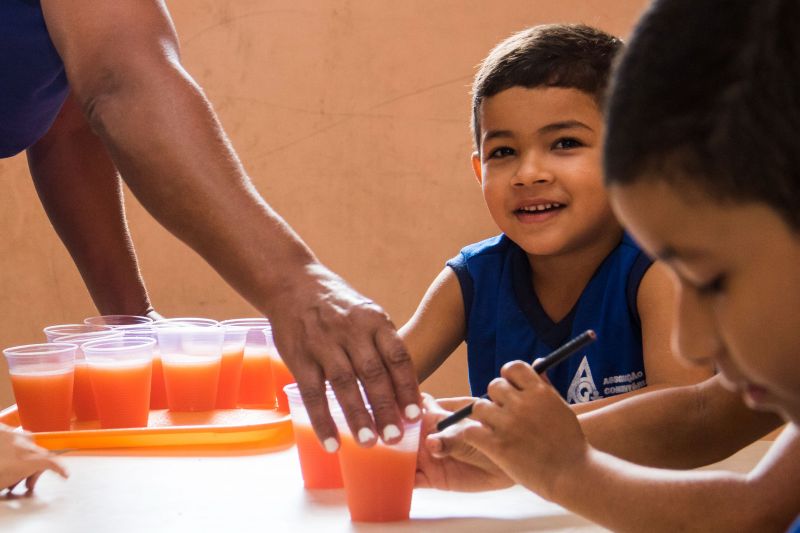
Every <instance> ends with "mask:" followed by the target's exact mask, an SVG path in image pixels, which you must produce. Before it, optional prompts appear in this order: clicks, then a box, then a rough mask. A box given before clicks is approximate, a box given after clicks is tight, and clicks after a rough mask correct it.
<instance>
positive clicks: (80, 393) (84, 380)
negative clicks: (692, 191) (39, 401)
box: [59, 329, 122, 422]
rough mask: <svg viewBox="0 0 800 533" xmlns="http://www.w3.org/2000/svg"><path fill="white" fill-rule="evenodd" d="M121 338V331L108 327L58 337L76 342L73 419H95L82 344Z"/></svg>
mask: <svg viewBox="0 0 800 533" xmlns="http://www.w3.org/2000/svg"><path fill="white" fill-rule="evenodd" d="M114 338H122V332H120V331H115V330H113V329H109V330H108V331H90V332H89V333H79V334H78V335H66V336H64V337H61V338H60V339H59V342H67V343H70V344H76V345H77V346H78V349H77V350H75V382H74V385H73V387H72V411H73V413H74V414H75V420H78V421H79V422H85V421H88V420H97V418H98V416H97V406H96V405H95V402H94V391H93V390H92V381H91V379H90V378H89V363H88V362H87V361H86V356H85V355H84V354H83V345H84V344H86V343H87V342H90V341H95V340H98V339H114Z"/></svg>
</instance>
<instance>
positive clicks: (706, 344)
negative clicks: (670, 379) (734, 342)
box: [672, 287, 725, 365]
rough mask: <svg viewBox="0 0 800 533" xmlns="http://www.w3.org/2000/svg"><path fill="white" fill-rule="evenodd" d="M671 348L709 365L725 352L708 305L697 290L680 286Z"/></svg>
mask: <svg viewBox="0 0 800 533" xmlns="http://www.w3.org/2000/svg"><path fill="white" fill-rule="evenodd" d="M676 299H677V302H676V303H677V305H676V311H675V312H676V317H675V325H674V327H673V330H672V351H673V353H676V354H679V355H680V356H681V357H683V358H684V359H686V360H687V361H689V362H691V363H693V364H696V365H703V364H707V363H708V362H709V361H711V360H715V361H716V360H719V359H720V358H721V357H722V355H723V354H724V350H725V348H724V346H723V343H722V341H721V339H720V337H719V335H718V334H717V325H716V322H715V320H714V317H713V315H712V313H711V309H710V307H709V304H708V303H706V302H703V301H701V299H700V298H698V296H697V294H696V291H695V290H694V289H688V288H685V287H681V288H679V289H678V292H677V295H676Z"/></svg>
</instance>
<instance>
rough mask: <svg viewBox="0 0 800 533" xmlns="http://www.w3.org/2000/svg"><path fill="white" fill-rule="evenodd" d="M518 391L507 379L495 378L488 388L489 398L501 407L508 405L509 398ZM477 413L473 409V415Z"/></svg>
mask: <svg viewBox="0 0 800 533" xmlns="http://www.w3.org/2000/svg"><path fill="white" fill-rule="evenodd" d="M516 391H517V389H516V388H514V386H513V385H511V383H509V382H508V380H507V379H505V378H494V379H493V380H492V381H491V382H489V386H488V387H487V388H486V392H487V393H488V394H489V398H491V399H492V401H493V402H494V403H496V404H497V405H499V406H501V407H502V406H503V405H505V404H506V403H508V400H509V398H510V397H511V396H512V395H513V394H514V393H515V392H516ZM474 412H475V410H474V408H473V413H474Z"/></svg>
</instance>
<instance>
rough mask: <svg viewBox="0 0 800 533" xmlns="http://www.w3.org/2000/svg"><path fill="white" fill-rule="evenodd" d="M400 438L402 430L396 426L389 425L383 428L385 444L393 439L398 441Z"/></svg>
mask: <svg viewBox="0 0 800 533" xmlns="http://www.w3.org/2000/svg"><path fill="white" fill-rule="evenodd" d="M399 436H400V429H399V428H398V427H397V426H395V425H394V424H389V425H388V426H386V427H385V428H383V440H384V442H386V441H390V440H392V439H396V438H397V437H399Z"/></svg>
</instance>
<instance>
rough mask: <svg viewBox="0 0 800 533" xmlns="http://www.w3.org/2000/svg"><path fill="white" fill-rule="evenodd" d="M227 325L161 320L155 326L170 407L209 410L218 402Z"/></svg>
mask: <svg viewBox="0 0 800 533" xmlns="http://www.w3.org/2000/svg"><path fill="white" fill-rule="evenodd" d="M225 329H226V328H225V326H222V325H220V324H219V323H215V324H209V325H193V324H190V323H188V322H183V323H181V322H178V321H175V322H170V321H166V322H164V323H162V322H159V324H158V325H157V327H156V334H157V336H158V346H159V350H160V351H161V364H162V366H163V371H164V385H165V386H166V391H167V406H168V408H169V410H170V411H210V410H212V409H214V407H215V405H216V402H217V387H218V385H219V373H220V366H221V362H222V343H223V340H224V338H225Z"/></svg>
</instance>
